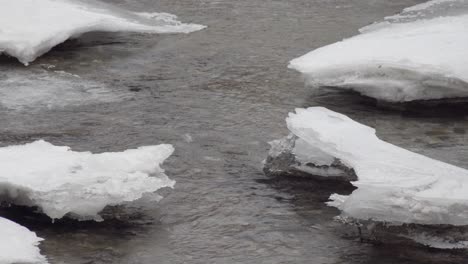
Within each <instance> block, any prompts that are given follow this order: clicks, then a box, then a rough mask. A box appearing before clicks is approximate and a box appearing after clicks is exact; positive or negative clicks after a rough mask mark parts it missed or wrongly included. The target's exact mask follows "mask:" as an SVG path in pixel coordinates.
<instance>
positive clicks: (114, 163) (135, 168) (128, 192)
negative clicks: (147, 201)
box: [0, 141, 175, 220]
mask: <svg viewBox="0 0 468 264" xmlns="http://www.w3.org/2000/svg"><path fill="white" fill-rule="evenodd" d="M172 152H173V147H172V146H171V145H158V146H145V147H139V148H137V149H130V150H126V151H123V152H108V153H101V154H92V153H90V152H74V151H71V150H70V148H68V147H59V146H54V145H52V144H50V143H47V142H45V141H36V142H33V143H29V144H25V145H18V146H8V147H4V148H0V163H1V164H2V171H1V173H0V199H1V200H2V201H6V202H10V203H14V204H17V205H26V206H37V207H39V208H40V209H41V210H42V212H44V213H45V214H47V215H48V216H49V217H51V218H52V219H59V218H62V217H63V216H65V215H67V214H68V215H69V216H71V217H73V218H77V219H80V220H85V219H94V220H101V218H100V216H99V215H98V213H99V212H100V211H101V210H102V209H103V208H104V207H106V206H108V205H118V204H122V203H125V202H130V201H134V200H137V199H139V198H141V197H142V195H144V194H146V193H153V192H155V191H157V190H158V189H161V188H164V187H173V185H174V183H175V182H174V181H172V180H170V179H169V178H168V177H167V176H166V175H165V174H164V171H163V170H162V169H161V168H160V167H159V166H160V164H161V163H162V162H163V161H164V160H165V159H166V158H168V157H169V156H170V155H171V154H172Z"/></svg>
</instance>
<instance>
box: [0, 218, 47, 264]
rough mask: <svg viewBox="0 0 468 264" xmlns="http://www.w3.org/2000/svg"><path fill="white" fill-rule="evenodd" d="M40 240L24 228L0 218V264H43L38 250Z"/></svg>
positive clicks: (45, 261) (43, 258)
mask: <svg viewBox="0 0 468 264" xmlns="http://www.w3.org/2000/svg"><path fill="white" fill-rule="evenodd" d="M41 241H42V239H41V238H39V237H37V236H36V234H35V233H34V232H31V231H29V230H28V229H27V228H26V227H23V226H20V225H18V224H16V223H13V222H12V221H10V220H8V219H5V218H2V217H0V264H12V263H24V264H45V263H47V260H46V258H45V257H44V256H42V255H41V253H40V250H39V248H38V245H39V242H41Z"/></svg>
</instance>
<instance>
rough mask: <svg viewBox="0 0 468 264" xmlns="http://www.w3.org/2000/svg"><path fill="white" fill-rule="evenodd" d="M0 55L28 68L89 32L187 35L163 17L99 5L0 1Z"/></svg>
mask: <svg viewBox="0 0 468 264" xmlns="http://www.w3.org/2000/svg"><path fill="white" fill-rule="evenodd" d="M0 6H1V8H0V53H2V52H3V53H6V54H8V55H10V56H13V57H16V58H18V60H20V61H21V62H22V63H24V64H26V65H27V64H28V63H30V62H32V61H34V60H35V59H36V58H37V57H39V56H41V55H42V54H44V53H46V52H48V51H49V50H50V49H51V48H52V47H54V46H56V45H57V44H60V43H62V42H64V41H65V40H67V39H69V38H73V37H77V36H79V35H81V34H83V33H86V32H91V31H108V32H117V31H134V32H148V33H189V32H193V31H197V30H200V29H202V28H204V26H201V25H196V24H183V23H181V22H179V21H177V17H176V16H174V15H170V14H167V13H133V12H128V11H125V10H122V9H120V8H117V7H115V6H112V5H109V4H104V3H101V2H99V1H92V2H91V1H80V0H14V1H11V0H0Z"/></svg>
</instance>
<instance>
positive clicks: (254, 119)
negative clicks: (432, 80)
mask: <svg viewBox="0 0 468 264" xmlns="http://www.w3.org/2000/svg"><path fill="white" fill-rule="evenodd" d="M108 2H115V3H117V4H118V5H121V6H122V7H124V8H128V9H132V10H137V11H152V10H158V11H165V12H170V13H174V14H177V15H179V16H180V17H181V19H182V20H183V21H191V22H195V23H200V24H204V25H207V26H208V29H206V30H204V31H201V32H196V33H193V34H190V35H144V34H128V33H121V34H102V33H93V34H87V35H85V36H83V37H82V38H80V39H79V40H75V41H70V42H67V43H65V44H64V45H62V46H60V47H58V48H56V49H54V50H53V51H52V52H50V53H49V54H47V55H45V56H43V57H41V58H40V59H39V60H37V61H36V62H35V63H33V65H32V66H30V67H28V68H25V67H23V66H22V65H20V64H19V63H17V62H16V61H15V60H11V59H6V58H2V59H1V64H0V79H1V78H3V79H6V78H12V76H17V75H20V76H21V75H24V76H27V80H28V81H29V82H30V83H28V82H27V81H26V84H25V85H24V86H25V87H28V86H29V85H30V84H31V83H32V84H36V83H37V86H38V87H37V89H38V90H31V89H29V88H21V89H19V90H18V95H15V93H14V92H12V90H13V91H14V89H15V87H14V86H9V87H5V86H3V87H0V90H1V94H2V98H3V99H1V100H0V103H1V104H2V107H1V108H0V124H2V126H0V140H1V144H2V145H10V144H18V143H24V142H29V141H32V140H35V139H39V138H43V139H45V140H47V141H50V142H52V143H54V144H59V145H68V146H71V147H72V148H73V149H75V150H90V151H94V152H102V151H114V150H123V149H127V148H134V147H137V146H141V145H150V144H159V143H170V144H173V145H174V146H175V147H176V152H175V154H174V155H173V156H172V157H171V158H170V159H169V160H168V161H167V162H166V163H165V166H164V167H165V168H166V169H167V174H168V175H169V176H170V177H171V178H173V179H175V180H176V181H177V185H176V188H175V189H174V190H170V191H167V192H165V193H164V195H165V198H164V199H163V200H162V201H161V202H160V203H158V204H155V203H151V202H143V201H142V202H139V203H135V204H133V205H132V206H129V207H126V208H118V209H115V211H114V212H111V213H112V214H116V215H118V216H119V218H120V220H112V221H106V222H103V223H98V224H96V223H87V222H84V223H78V222H73V221H62V222H58V223H56V224H50V223H49V222H48V220H47V219H44V218H43V217H41V216H40V215H36V214H33V213H31V212H30V211H26V212H24V211H21V210H18V209H3V210H2V211H1V213H2V215H5V216H7V217H10V218H14V219H15V220H16V221H18V222H20V223H22V224H24V225H26V226H28V227H30V228H31V229H33V230H34V231H36V232H37V233H38V234H39V235H40V236H42V237H43V238H45V239H46V240H45V241H44V242H43V243H42V245H41V248H42V250H43V253H44V254H45V255H47V256H48V257H49V259H50V262H51V263H67V264H73V263H96V264H97V263H125V264H127V263H142V264H143V263H144V264H153V263H171V264H174V263H204V264H206V263H268V264H270V263H313V264H325V263H330V264H331V263H333V264H338V263H351V264H355V263H366V264H376V263H382V264H390V263H415V260H414V259H411V255H413V253H412V252H407V251H405V250H401V249H399V250H396V249H394V248H391V247H385V246H371V245H368V244H363V243H360V242H359V241H358V240H357V239H356V238H355V237H353V236H347V234H346V232H344V231H343V228H342V227H341V226H340V225H339V224H337V223H335V222H333V221H332V218H333V217H334V216H335V215H337V214H338V211H336V210H335V209H333V208H329V207H326V206H325V205H324V204H323V202H324V201H326V199H327V198H328V196H329V194H330V193H331V192H333V191H334V188H333V187H322V186H317V184H315V183H313V182H307V181H301V180H292V179H291V180H286V179H276V180H269V179H267V178H266V177H265V176H264V175H263V173H262V170H261V169H262V160H263V159H264V158H265V157H266V155H267V151H268V149H269V146H268V144H267V142H268V141H270V140H273V139H276V138H279V137H281V136H283V135H286V134H287V130H286V128H285V122H284V118H285V117H286V115H287V113H288V112H289V111H292V110H293V109H294V108H295V107H306V106H313V105H322V106H326V107H329V108H331V109H333V110H335V111H339V112H343V113H344V114H348V115H350V116H351V117H353V118H355V119H357V120H358V121H361V122H363V123H365V124H368V125H371V126H373V127H376V128H377V131H378V134H379V135H380V136H381V137H382V138H383V139H385V140H388V141H390V142H392V143H395V144H397V145H401V146H404V147H406V148H410V149H412V150H414V151H417V152H420V153H423V154H427V155H429V156H431V157H435V158H439V159H441V160H445V161H450V162H452V163H454V164H456V165H460V166H463V167H465V168H468V160H467V159H466V156H467V155H464V154H465V153H468V148H467V147H463V145H467V146H468V144H466V130H467V129H468V121H467V120H466V117H465V116H464V115H456V116H454V117H451V118H447V117H443V116H440V115H438V114H440V111H435V112H433V113H432V114H430V115H424V116H421V115H411V114H408V113H405V112H398V111H386V110H378V109H377V108H375V107H374V106H373V105H369V104H367V103H366V101H365V100H363V99H362V98H361V97H359V96H356V95H352V94H347V93H342V92H333V91H331V92H329V93H325V94H320V95H313V94H312V92H311V91H310V90H309V89H307V88H304V85H303V83H302V81H301V78H300V76H299V74H297V73H295V72H293V71H291V70H288V69H287V68H286V66H287V63H288V61H289V60H290V59H292V58H295V57H297V56H299V55H302V54H304V53H305V52H308V51H310V50H312V49H314V48H316V47H319V46H321V45H324V44H327V43H331V42H334V41H337V40H340V39H342V38H344V37H348V36H351V35H353V34H355V33H356V32H357V29H358V28H360V27H361V26H364V25H366V24H369V23H371V22H373V21H375V20H379V19H380V18H382V17H384V16H386V15H391V14H393V13H396V12H398V11H399V10H401V9H402V8H403V7H406V6H410V5H413V4H416V3H419V2H423V1H422V0H394V1H385V0H290V1H285V0H250V1H247V0H239V1H226V0H218V1H215V0H197V1H194V0H159V1H150V0H141V1H136V0H118V1H110V0H109V1H108ZM50 65H54V66H55V68H51V67H50ZM55 71H58V72H55ZM61 71H64V72H66V73H70V74H74V75H78V76H80V77H81V78H78V77H72V76H68V75H67V74H66V73H63V72H61ZM41 74H42V75H43V74H46V75H48V76H52V77H50V78H52V79H53V80H57V79H60V80H62V81H60V82H57V81H53V82H49V81H38V80H40V79H41V77H40V76H41ZM76 78H77V79H76ZM64 79H65V80H64ZM49 83H50V86H49ZM0 84H1V81H0ZM70 86H72V87H74V88H73V89H70ZM75 87H76V88H75ZM42 91H44V92H42ZM31 97H34V98H35V100H33V101H34V102H32V101H31V99H30V98H31ZM5 98H6V99H5ZM449 111H450V110H449ZM445 113H447V112H446V111H445ZM417 254H421V255H423V256H424V257H420V258H419V257H418V258H419V259H423V260H421V263H428V262H430V260H431V259H432V260H434V259H436V257H437V256H438V255H437V254H438V253H437V252H435V253H431V252H428V251H427V252H426V251H424V250H420V251H418V253H417Z"/></svg>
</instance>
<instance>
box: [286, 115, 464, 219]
mask: <svg viewBox="0 0 468 264" xmlns="http://www.w3.org/2000/svg"><path fill="white" fill-rule="evenodd" d="M287 125H288V128H289V130H290V131H291V132H292V133H293V134H294V135H296V136H297V137H298V138H300V139H302V140H303V141H301V142H302V144H308V145H310V146H313V147H315V148H318V149H320V151H322V152H324V153H326V154H327V155H328V156H332V157H334V158H336V159H338V160H340V161H341V162H342V163H343V164H344V165H345V166H347V167H349V168H352V169H353V170H354V171H355V173H356V175H357V178H358V180H357V181H355V182H353V185H355V186H356V187H358V189H357V190H356V191H354V192H353V193H352V194H351V195H350V196H340V195H332V197H331V199H332V200H333V201H332V202H331V203H330V205H333V206H336V207H338V208H340V209H341V210H342V211H343V212H344V214H346V215H348V216H351V217H353V218H356V219H363V220H368V219H373V220H377V221H384V222H391V223H395V224H400V223H417V224H429V225H431V224H450V225H468V191H467V190H468V171H467V170H465V169H462V168H459V167H456V166H453V165H450V164H447V163H444V162H441V161H437V160H434V159H431V158H428V157H425V156H423V155H420V154H417V153H414V152H411V151H408V150H405V149H403V148H400V147H397V146H395V145H392V144H390V143H387V142H385V141H382V140H380V139H379V138H378V137H377V136H376V134H375V130H374V129H373V128H370V127H368V126H365V125H363V124H360V123H358V122H355V121H353V120H351V119H350V118H348V117H347V116H345V115H342V114H339V113H336V112H333V111H330V110H328V109H326V108H322V107H313V108H308V109H297V110H296V113H291V114H290V115H289V117H288V118H287Z"/></svg>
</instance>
